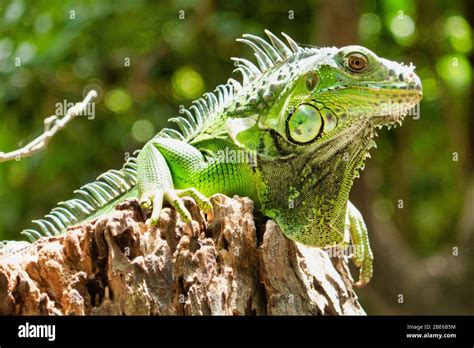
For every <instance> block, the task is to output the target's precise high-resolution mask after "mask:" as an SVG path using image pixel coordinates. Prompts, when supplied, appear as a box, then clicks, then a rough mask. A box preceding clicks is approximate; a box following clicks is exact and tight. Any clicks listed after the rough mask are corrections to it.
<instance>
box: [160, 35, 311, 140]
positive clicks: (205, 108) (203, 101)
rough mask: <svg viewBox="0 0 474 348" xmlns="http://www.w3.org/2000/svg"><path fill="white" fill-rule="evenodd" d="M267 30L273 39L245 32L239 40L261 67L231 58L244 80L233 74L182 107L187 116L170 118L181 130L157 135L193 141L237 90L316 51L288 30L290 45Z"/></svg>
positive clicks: (167, 130) (161, 132)
mask: <svg viewBox="0 0 474 348" xmlns="http://www.w3.org/2000/svg"><path fill="white" fill-rule="evenodd" d="M265 33H266V34H267V35H268V37H269V38H270V42H267V41H265V40H264V39H262V38H260V37H258V36H255V35H251V34H244V35H243V36H242V38H241V39H237V41H240V42H243V43H246V44H247V45H249V46H250V47H251V48H252V49H253V50H254V52H255V57H256V58H257V64H258V67H257V65H255V64H254V63H252V62H251V61H249V60H247V59H244V58H235V57H233V58H231V59H232V60H233V61H234V62H235V65H236V67H237V68H236V69H235V70H234V72H235V71H238V72H240V73H241V74H242V83H239V82H238V81H236V80H234V79H232V78H231V79H229V80H228V81H227V83H226V84H223V85H219V86H217V88H216V89H215V90H214V93H205V94H204V95H203V97H201V98H199V99H198V100H195V101H193V102H192V106H191V107H189V108H188V109H186V108H184V107H181V108H180V113H181V114H182V115H183V116H177V117H173V118H170V119H169V121H171V122H174V123H176V124H177V125H178V127H179V130H180V131H177V130H175V129H171V128H164V129H162V130H161V131H160V132H159V133H158V134H157V135H156V137H159V138H173V139H178V140H182V141H186V142H190V141H192V140H193V139H194V138H195V137H196V136H198V135H199V134H200V133H201V130H202V129H205V128H206V126H207V125H208V124H210V123H212V121H213V120H214V117H216V116H217V115H218V114H219V113H220V112H221V111H222V110H224V109H225V108H226V107H227V106H228V105H229V104H230V103H231V102H232V101H233V99H234V97H235V95H236V93H238V92H239V91H240V90H241V89H242V87H245V86H247V85H248V84H251V83H252V82H253V81H255V80H256V79H257V78H258V77H260V76H261V75H262V74H263V73H264V72H265V71H267V70H269V69H271V68H272V67H273V66H275V65H276V64H278V63H281V62H284V61H287V60H289V59H298V58H300V57H301V56H302V55H311V54H314V53H315V49H314V48H302V47H301V46H299V45H298V44H297V43H296V42H295V41H294V40H293V39H292V38H291V37H289V36H288V35H286V34H284V33H282V35H283V36H284V37H285V39H286V41H287V42H288V45H286V44H285V43H283V41H281V40H280V39H279V38H278V37H276V36H275V35H274V34H272V33H271V32H270V31H268V30H265Z"/></svg>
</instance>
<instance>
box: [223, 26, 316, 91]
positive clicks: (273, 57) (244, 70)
mask: <svg viewBox="0 0 474 348" xmlns="http://www.w3.org/2000/svg"><path fill="white" fill-rule="evenodd" d="M265 34H267V36H268V38H269V39H270V42H267V41H265V40H264V39H262V38H261V37H258V36H255V35H251V34H244V35H242V38H241V39H237V41H239V42H243V43H245V44H247V45H249V46H250V47H251V48H252V50H253V51H254V55H255V58H256V59H257V64H258V67H257V66H256V65H255V64H254V63H252V62H251V61H249V60H247V59H244V58H236V57H232V58H231V59H232V60H233V61H234V62H235V65H236V66H237V68H236V69H235V70H234V71H238V72H240V73H241V74H242V86H243V87H245V86H246V85H247V84H249V83H252V82H253V81H254V80H256V79H257V78H258V77H259V76H261V75H262V74H263V73H265V72H266V71H268V70H270V69H271V68H273V67H274V66H276V65H277V64H279V63H281V62H286V61H289V60H293V59H299V58H302V57H305V56H309V55H313V54H315V53H316V52H317V51H318V49H316V48H303V47H301V46H300V45H298V44H297V43H296V42H295V41H294V40H293V39H292V38H291V37H289V36H288V35H286V34H285V33H281V34H282V35H283V37H284V38H285V39H286V41H287V42H288V46H287V45H286V44H285V43H284V42H283V41H281V40H280V39H279V38H278V37H277V36H275V35H274V34H272V33H271V32H270V31H269V30H265Z"/></svg>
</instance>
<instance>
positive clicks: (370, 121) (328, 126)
mask: <svg viewBox="0 0 474 348" xmlns="http://www.w3.org/2000/svg"><path fill="white" fill-rule="evenodd" d="M293 64H295V63H293ZM296 65H297V67H296V68H294V69H293V70H295V69H299V70H300V74H299V75H295V77H294V78H293V79H292V80H291V81H290V83H288V84H287V87H286V88H285V91H284V93H282V96H281V98H279V100H277V101H276V103H275V104H274V106H273V108H272V109H273V110H271V111H270V112H269V113H268V114H267V115H266V117H264V118H262V120H261V121H262V123H263V124H265V125H266V126H268V127H269V128H273V129H274V130H275V131H276V132H277V133H279V134H280V135H281V136H282V137H284V138H285V139H286V140H287V141H288V142H289V143H290V144H294V145H300V146H303V147H305V146H308V145H314V144H318V143H324V142H327V141H331V140H333V141H334V143H335V145H336V146H337V144H338V143H339V142H337V141H336V139H337V138H338V137H340V136H347V130H348V129H352V130H354V132H358V131H361V130H362V129H363V128H371V127H372V128H373V127H375V126H381V125H392V124H394V123H399V124H400V123H401V121H402V120H403V118H404V117H405V116H406V115H407V113H408V112H409V111H410V110H411V109H412V108H413V107H414V106H415V105H416V104H417V103H418V102H419V101H420V99H421V96H422V92H421V82H420V79H419V78H418V76H417V75H416V74H415V73H414V67H413V66H412V65H410V66H406V65H403V64H399V63H396V62H393V61H389V60H387V59H384V58H380V57H378V56H377V55H375V54H374V53H373V52H371V51H370V50H368V49H366V48H364V47H361V46H347V47H343V48H340V49H336V48H326V49H320V52H319V53H318V54H315V55H313V56H309V57H307V58H304V59H302V60H300V61H299V62H296ZM352 136H353V137H355V136H356V134H352ZM344 143H345V142H341V145H344ZM313 147H314V146H311V148H313Z"/></svg>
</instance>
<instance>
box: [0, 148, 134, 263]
mask: <svg viewBox="0 0 474 348" xmlns="http://www.w3.org/2000/svg"><path fill="white" fill-rule="evenodd" d="M136 180H137V163H136V157H130V158H129V159H128V160H127V161H126V162H125V164H124V165H123V167H122V169H119V170H115V169H111V170H109V171H107V172H105V173H103V174H101V175H99V177H97V179H96V181H94V182H91V183H88V184H86V185H84V186H82V187H81V188H80V189H78V190H75V191H74V193H75V194H76V196H77V197H76V198H73V199H70V200H68V201H64V202H59V203H58V206H57V207H56V208H54V209H53V210H51V212H50V213H49V214H46V216H45V217H44V218H43V219H40V220H33V221H32V222H33V223H34V224H36V225H38V227H39V229H37V230H35V229H26V230H23V231H22V232H21V234H23V235H25V236H26V237H27V238H28V239H29V240H30V242H34V241H36V240H38V239H39V238H41V237H45V236H54V235H59V234H61V233H62V232H64V231H65V230H66V228H67V227H69V226H73V225H76V224H79V223H82V222H85V221H88V220H91V219H94V218H95V217H97V216H99V215H101V214H104V213H107V212H108V211H111V210H113V208H114V207H115V204H116V203H118V202H120V201H123V200H124V199H127V198H131V197H137V196H138V193H137V189H136ZM27 245H28V243H27V242H25V241H23V242H15V241H6V242H0V255H6V254H10V253H12V252H16V251H18V250H19V249H23V248H24V247H25V246H27Z"/></svg>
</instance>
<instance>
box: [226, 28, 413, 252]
mask: <svg viewBox="0 0 474 348" xmlns="http://www.w3.org/2000/svg"><path fill="white" fill-rule="evenodd" d="M267 34H268V35H269V37H270V40H271V42H272V45H269V44H268V43H266V42H264V41H263V40H262V39H260V38H257V37H255V36H252V35H246V36H244V37H245V39H244V40H242V41H244V42H245V43H247V44H249V45H250V46H251V47H252V48H253V49H254V51H255V56H256V57H257V61H258V63H259V67H260V70H259V71H257V68H256V67H255V66H254V65H253V64H251V63H250V62H248V61H246V60H242V59H239V60H238V65H237V66H238V68H239V69H240V70H241V72H242V74H243V75H244V84H243V87H244V89H243V91H242V93H240V97H241V99H240V100H239V104H240V106H238V107H237V108H236V111H237V114H238V111H239V110H242V112H243V113H244V115H242V114H240V115H239V118H236V119H231V120H230V121H231V122H229V124H230V126H229V127H228V129H229V134H230V137H231V138H232V140H234V142H235V143H237V144H238V145H239V146H242V147H244V148H247V149H251V150H255V151H256V152H257V154H258V161H257V162H258V170H259V171H258V173H259V175H260V177H261V182H262V184H261V185H260V188H259V196H260V200H261V203H262V205H263V211H264V213H265V214H266V215H267V216H269V217H272V218H273V219H275V220H276V221H277V223H278V224H279V225H280V227H282V229H283V231H284V233H285V234H286V235H287V236H288V237H290V238H292V239H294V240H297V241H300V242H303V243H305V244H308V245H314V246H328V245H335V244H338V243H340V242H341V241H342V240H343V234H344V223H345V217H346V211H347V204H348V203H347V202H348V199H349V192H350V189H351V186H352V184H353V181H354V178H355V177H357V176H358V175H359V171H360V170H361V169H362V168H363V166H364V160H365V158H366V157H368V156H369V153H368V151H369V149H370V148H371V147H372V146H375V143H374V141H373V137H374V136H375V135H376V128H378V127H382V126H383V125H388V126H391V125H392V124H396V123H400V122H401V121H402V120H403V118H404V117H405V116H406V115H407V113H408V112H409V111H410V109H411V108H413V107H414V106H415V105H416V104H417V103H418V102H419V101H420V99H421V96H422V93H421V82H420V79H419V78H418V76H416V74H415V73H414V67H413V66H412V65H410V66H406V65H404V64H399V63H396V62H393V61H389V60H387V59H384V58H380V57H378V56H377V55H376V54H375V53H373V52H371V51H370V50H368V49H366V48H364V47H360V46H347V47H343V48H307V47H302V46H301V45H298V44H297V43H295V42H294V41H293V40H292V39H291V38H289V37H288V36H286V35H284V36H285V38H286V39H287V41H288V44H289V47H291V51H290V50H289V49H288V47H287V46H286V45H284V44H283V43H282V42H281V41H280V40H279V39H278V38H276V37H275V36H274V35H273V34H271V33H269V32H267ZM254 67H255V69H254ZM249 76H250V77H252V76H253V81H252V79H251V78H249ZM246 81H251V82H249V83H246ZM239 108H240V109H239ZM246 110H248V111H246Z"/></svg>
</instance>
